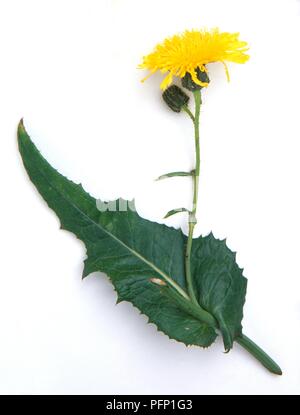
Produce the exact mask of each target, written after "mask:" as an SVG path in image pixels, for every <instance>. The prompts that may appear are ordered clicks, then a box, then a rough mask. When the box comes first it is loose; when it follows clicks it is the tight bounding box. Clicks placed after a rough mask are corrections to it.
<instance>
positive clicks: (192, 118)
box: [182, 105, 195, 122]
mask: <svg viewBox="0 0 300 415" xmlns="http://www.w3.org/2000/svg"><path fill="white" fill-rule="evenodd" d="M182 109H183V111H184V112H186V113H187V115H188V116H189V117H190V119H191V120H192V121H193V122H195V117H194V115H193V114H192V112H191V110H190V109H189V107H188V106H187V105H184V106H183V107H182Z"/></svg>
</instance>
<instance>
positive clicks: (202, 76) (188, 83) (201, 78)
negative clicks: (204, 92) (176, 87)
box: [181, 67, 209, 92]
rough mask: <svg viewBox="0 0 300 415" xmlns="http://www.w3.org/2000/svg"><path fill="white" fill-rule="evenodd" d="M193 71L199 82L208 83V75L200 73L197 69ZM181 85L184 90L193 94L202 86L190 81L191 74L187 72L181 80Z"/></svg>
mask: <svg viewBox="0 0 300 415" xmlns="http://www.w3.org/2000/svg"><path fill="white" fill-rule="evenodd" d="M195 71H196V75H197V78H198V79H199V81H201V82H207V83H209V77H208V75H207V73H206V72H205V71H201V69H200V68H199V67H197V68H196V69H195ZM181 85H182V86H183V87H184V88H186V89H188V90H189V91H192V92H194V91H196V90H200V89H202V88H203V86H200V85H198V84H196V83H195V82H194V81H193V80H192V77H191V74H190V73H189V72H187V73H186V74H185V75H184V77H183V78H182V80H181Z"/></svg>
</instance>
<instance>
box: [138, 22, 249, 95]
mask: <svg viewBox="0 0 300 415" xmlns="http://www.w3.org/2000/svg"><path fill="white" fill-rule="evenodd" d="M247 50H248V45H247V42H242V41H241V40H239V33H228V32H220V31H219V29H217V28H215V29H212V30H209V31H208V30H200V31H199V30H186V31H185V32H184V33H182V34H179V35H175V36H173V37H170V38H167V39H165V40H164V41H163V43H160V44H158V45H156V47H155V49H154V50H153V52H152V53H150V54H149V55H147V56H144V58H143V61H142V63H141V65H140V66H139V67H140V68H141V69H148V70H149V71H150V74H149V75H148V76H150V75H151V74H152V73H154V72H156V71H160V72H161V73H167V76H166V77H165V78H164V80H163V82H162V83H161V86H160V87H161V89H163V90H164V89H166V88H167V87H168V86H169V85H170V84H171V83H172V79H173V76H178V77H180V78H183V77H184V76H185V75H186V74H187V73H188V74H190V75H191V78H192V80H193V81H194V82H195V83H196V84H197V85H199V86H201V87H205V86H207V85H208V83H207V82H203V81H201V80H200V79H199V78H198V76H197V72H196V70H197V68H199V69H200V70H201V71H202V72H203V71H205V72H206V71H207V69H206V67H205V65H206V64H208V63H213V62H221V63H223V64H224V66H225V71H226V75H227V78H228V80H229V74H228V69H227V65H226V62H235V63H245V62H246V61H247V60H248V59H249V55H247V54H246V53H245V52H247ZM148 76H147V77H146V78H145V79H143V81H144V80H146V79H147V78H148Z"/></svg>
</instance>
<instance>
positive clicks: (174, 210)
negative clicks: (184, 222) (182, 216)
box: [164, 208, 189, 219]
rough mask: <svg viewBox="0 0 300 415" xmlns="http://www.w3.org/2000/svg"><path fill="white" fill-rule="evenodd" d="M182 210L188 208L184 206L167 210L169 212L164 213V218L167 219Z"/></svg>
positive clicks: (185, 210)
mask: <svg viewBox="0 0 300 415" xmlns="http://www.w3.org/2000/svg"><path fill="white" fill-rule="evenodd" d="M182 212H189V210H188V209H186V208H177V209H172V210H169V212H168V213H166V214H165V216H164V219H167V218H169V217H170V216H173V215H176V213H182Z"/></svg>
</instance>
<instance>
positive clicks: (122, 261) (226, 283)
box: [18, 122, 246, 350]
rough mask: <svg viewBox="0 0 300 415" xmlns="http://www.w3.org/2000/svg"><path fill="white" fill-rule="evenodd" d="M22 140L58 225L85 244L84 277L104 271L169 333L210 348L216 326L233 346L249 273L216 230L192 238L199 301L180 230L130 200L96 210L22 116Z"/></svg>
mask: <svg viewBox="0 0 300 415" xmlns="http://www.w3.org/2000/svg"><path fill="white" fill-rule="evenodd" d="M18 141H19V149H20V153H21V156H22V159H23V163H24V166H25V168H26V170H27V173H28V175H29V177H30V179H31V181H32V182H33V183H34V184H35V186H36V187H37V189H38V191H39V192H40V194H41V195H42V197H43V198H44V199H45V201H46V202H47V204H48V206H49V207H50V208H52V209H53V210H54V211H55V212H56V214H57V216H58V217H59V218H60V221H61V227H62V228H63V229H66V230H68V231H70V232H73V233H74V234H75V235H76V236H77V237H78V238H79V239H81V240H82V241H83V242H84V244H85V246H86V249H87V258H86V260H85V265H84V271H83V276H87V275H89V274H90V273H92V272H95V271H102V272H105V273H106V274H107V275H108V277H109V279H110V280H111V282H112V283H113V285H114V287H115V289H116V291H117V294H118V301H129V302H131V303H132V304H133V305H134V306H135V307H137V308H138V309H139V310H140V311H141V312H142V313H143V314H145V315H147V316H148V318H149V321H150V322H152V323H154V324H155V325H156V326H157V328H158V330H160V331H163V332H164V333H165V334H166V335H168V336H169V337H170V338H172V339H175V340H178V341H180V342H183V343H184V344H186V345H191V344H194V345H198V346H202V347H208V346H209V345H211V344H212V343H213V342H214V340H215V338H216V336H217V335H216V332H215V328H216V327H218V326H219V327H220V329H221V331H222V335H223V340H224V345H225V349H226V350H229V349H230V348H231V346H232V342H233V340H234V339H235V337H236V336H238V335H239V334H240V333H241V329H242V328H241V320H242V316H243V311H242V309H243V304H244V301H245V291H246V279H245V278H244V277H243V276H242V271H241V270H240V269H239V268H238V266H237V265H236V263H235V255H234V254H233V253H232V252H231V251H230V250H229V249H228V248H227V247H226V244H225V243H224V242H223V241H219V240H217V239H215V238H214V237H213V236H212V235H209V236H207V237H200V238H198V239H194V241H193V249H192V273H193V278H194V285H195V288H196V290H197V295H198V301H199V304H200V306H195V305H193V304H192V302H191V301H189V297H188V295H187V293H186V285H185V277H184V275H185V271H184V251H185V244H186V236H185V235H183V233H182V232H181V231H180V230H176V229H174V228H170V227H167V226H165V225H162V224H158V223H154V222H150V221H148V220H145V219H142V218H141V217H139V216H138V214H137V213H136V212H135V211H134V210H132V209H130V207H132V203H131V202H127V201H124V200H122V199H118V200H117V201H114V202H109V203H108V204H107V210H105V209H100V210H99V209H98V208H97V201H96V200H95V199H94V198H93V197H92V196H90V195H89V194H88V193H86V192H85V191H84V190H83V188H82V186H81V185H77V184H75V183H73V182H71V181H70V180H68V179H67V178H65V177H64V176H62V175H61V174H59V173H58V172H57V171H56V170H55V169H53V168H52V167H51V166H50V164H49V163H48V162H47V161H46V160H45V159H44V158H43V157H42V156H41V154H40V153H39V151H38V150H37V148H36V147H35V145H34V144H33V143H32V141H31V140H30V137H29V136H28V135H27V133H26V131H25V129H24V126H23V123H22V122H21V123H20V125H19V129H18ZM111 204H112V205H113V209H110V206H111ZM127 204H128V209H127V210H125V209H124V205H125V206H126V205H127ZM120 205H122V206H120ZM103 206H104V207H105V205H103V204H102V207H103ZM201 307H202V308H201ZM203 309H204V310H203ZM205 310H206V311H205Z"/></svg>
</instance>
